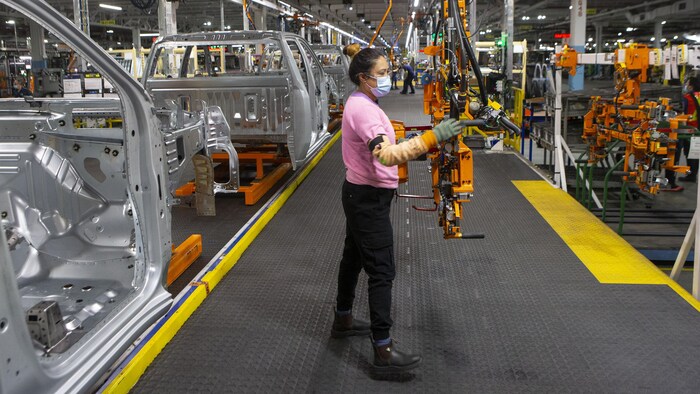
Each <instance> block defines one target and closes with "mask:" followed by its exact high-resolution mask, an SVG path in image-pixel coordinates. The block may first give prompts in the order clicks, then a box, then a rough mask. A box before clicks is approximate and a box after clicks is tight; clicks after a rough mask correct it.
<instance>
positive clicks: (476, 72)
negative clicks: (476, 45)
mask: <svg viewBox="0 0 700 394" xmlns="http://www.w3.org/2000/svg"><path fill="white" fill-rule="evenodd" d="M450 8H452V10H453V15H454V18H455V22H456V23H457V32H458V34H459V38H460V40H461V41H462V46H463V47H464V49H466V52H467V53H466V55H467V57H468V58H469V62H470V63H471V65H472V69H473V70H474V75H475V76H476V82H477V83H478V84H479V95H480V96H481V104H482V105H488V103H489V101H488V98H487V97H486V88H485V87H484V80H483V79H484V78H483V76H482V74H481V69H480V68H479V64H478V63H477V61H476V57H475V56H474V51H473V50H472V47H471V45H470V44H469V39H468V38H467V33H465V32H464V27H463V26H462V23H461V21H460V18H459V11H458V10H459V8H458V7H457V0H450ZM460 52H461V51H460Z"/></svg>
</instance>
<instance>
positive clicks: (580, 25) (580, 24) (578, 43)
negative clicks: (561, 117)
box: [569, 0, 587, 90]
mask: <svg viewBox="0 0 700 394" xmlns="http://www.w3.org/2000/svg"><path fill="white" fill-rule="evenodd" d="M586 3H587V0H571V28H570V32H571V38H570V39H569V46H571V48H573V49H575V50H576V51H577V52H578V53H585V52H586V47H585V45H586V7H587V4H586ZM583 76H584V67H583V65H579V66H577V67H576V75H575V76H573V77H572V76H571V75H569V90H582V89H583Z"/></svg>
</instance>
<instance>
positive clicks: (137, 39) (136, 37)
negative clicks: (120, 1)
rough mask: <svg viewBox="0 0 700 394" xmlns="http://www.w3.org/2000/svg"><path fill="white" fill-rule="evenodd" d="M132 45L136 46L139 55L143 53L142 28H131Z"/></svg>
mask: <svg viewBox="0 0 700 394" xmlns="http://www.w3.org/2000/svg"><path fill="white" fill-rule="evenodd" d="M131 45H132V46H133V47H134V50H135V51H136V54H137V55H140V54H141V28H139V27H135V28H133V29H131Z"/></svg>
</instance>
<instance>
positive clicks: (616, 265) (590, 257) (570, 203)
mask: <svg viewBox="0 0 700 394" xmlns="http://www.w3.org/2000/svg"><path fill="white" fill-rule="evenodd" d="M513 184H514V185H515V187H516V188H518V190H520V192H521V193H522V194H523V196H525V198H527V200H528V201H529V202H530V204H532V206H533V207H535V209H536V210H537V212H538V213H539V214H540V215H541V216H542V217H543V218H544V220H546V221H547V223H548V224H549V225H550V226H551V227H552V229H554V231H555V232H556V233H557V234H558V235H559V236H560V237H561V238H562V240H563V241H564V243H566V244H567V245H568V246H569V248H571V251H573V252H574V254H575V255H576V256H577V257H578V258H579V259H580V260H581V261H582V262H583V264H585V265H586V267H587V268H588V270H589V271H590V272H591V273H592V274H593V275H594V276H595V277H596V279H598V281H599V282H601V283H608V284H613V283H616V284H644V285H668V286H669V287H671V288H672V289H673V290H674V291H675V292H676V293H678V295H680V296H681V297H683V299H685V300H686V301H687V302H688V303H689V304H690V305H692V306H693V307H694V308H695V309H696V310H698V311H700V302H699V301H698V300H696V299H695V298H693V296H692V295H690V293H688V292H687V291H686V290H685V289H683V287H681V286H680V285H679V284H678V283H676V282H675V281H673V280H672V279H671V278H669V277H668V276H667V275H666V274H664V273H663V272H662V271H661V270H660V269H659V268H657V267H656V266H655V265H654V264H653V263H652V262H651V261H649V260H648V259H647V258H646V257H644V255H642V254H641V253H639V252H638V251H637V250H636V249H635V248H633V247H632V245H630V244H629V243H627V242H626V241H625V240H624V239H622V237H620V236H619V235H618V234H617V233H616V232H614V231H613V230H612V229H611V228H610V227H608V226H607V225H605V223H603V222H601V221H600V220H599V219H598V218H597V217H596V216H595V215H593V214H592V213H591V212H589V211H588V210H587V209H586V208H584V207H583V206H582V205H581V204H579V203H578V202H577V201H576V200H575V199H574V198H573V197H571V196H570V195H569V194H567V193H566V192H564V191H563V190H561V189H556V188H553V187H552V186H551V185H550V184H549V183H547V182H546V181H513Z"/></svg>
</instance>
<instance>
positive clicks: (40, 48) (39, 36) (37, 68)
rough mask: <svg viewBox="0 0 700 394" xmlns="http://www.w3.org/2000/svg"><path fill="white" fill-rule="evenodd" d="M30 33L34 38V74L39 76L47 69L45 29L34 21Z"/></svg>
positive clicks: (30, 24)
mask: <svg viewBox="0 0 700 394" xmlns="http://www.w3.org/2000/svg"><path fill="white" fill-rule="evenodd" d="M29 33H30V37H31V38H32V47H31V54H32V73H34V74H39V73H41V70H43V69H45V68H46V45H45V44H44V28H43V27H41V25H39V24H38V23H36V22H34V21H29Z"/></svg>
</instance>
